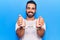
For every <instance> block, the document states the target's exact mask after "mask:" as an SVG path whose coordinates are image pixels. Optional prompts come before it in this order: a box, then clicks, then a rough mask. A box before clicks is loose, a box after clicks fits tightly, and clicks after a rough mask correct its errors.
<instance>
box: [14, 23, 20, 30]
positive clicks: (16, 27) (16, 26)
mask: <svg viewBox="0 0 60 40" xmlns="http://www.w3.org/2000/svg"><path fill="white" fill-rule="evenodd" d="M18 28H19V26H18V25H17V23H16V24H15V31H16V30H17V29H18Z"/></svg>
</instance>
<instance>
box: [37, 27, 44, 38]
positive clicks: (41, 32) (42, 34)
mask: <svg viewBox="0 0 60 40" xmlns="http://www.w3.org/2000/svg"><path fill="white" fill-rule="evenodd" d="M44 32H45V30H44V29H43V28H39V29H37V34H38V36H40V37H43V36H44Z"/></svg>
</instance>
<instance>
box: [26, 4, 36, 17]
mask: <svg viewBox="0 0 60 40" xmlns="http://www.w3.org/2000/svg"><path fill="white" fill-rule="evenodd" d="M35 12H36V7H35V4H32V3H29V4H27V8H26V14H27V16H28V17H29V18H32V17H33V16H34V15H35Z"/></svg>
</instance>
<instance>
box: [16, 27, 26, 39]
mask: <svg viewBox="0 0 60 40" xmlns="http://www.w3.org/2000/svg"><path fill="white" fill-rule="evenodd" d="M24 32H25V30H24V29H23V28H22V29H20V28H18V29H17V30H16V34H17V36H18V37H19V38H21V37H22V36H23V35H24Z"/></svg>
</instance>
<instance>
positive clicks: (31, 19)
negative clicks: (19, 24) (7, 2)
mask: <svg viewBox="0 0 60 40" xmlns="http://www.w3.org/2000/svg"><path fill="white" fill-rule="evenodd" d="M34 19H35V18H34V17H32V18H29V17H27V20H28V21H33V20H34Z"/></svg>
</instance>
